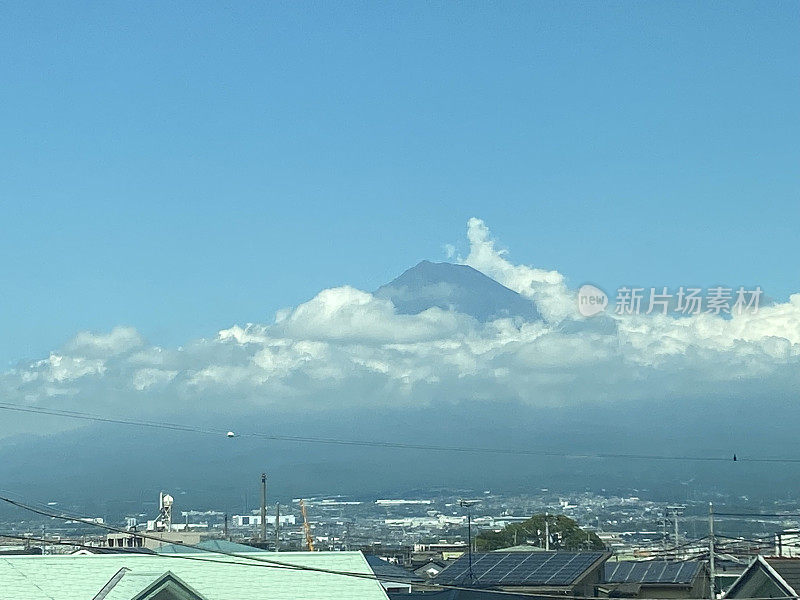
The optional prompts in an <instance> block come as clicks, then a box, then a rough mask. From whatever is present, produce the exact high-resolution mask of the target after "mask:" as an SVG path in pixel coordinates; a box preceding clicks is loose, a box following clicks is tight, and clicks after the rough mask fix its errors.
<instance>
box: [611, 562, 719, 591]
mask: <svg viewBox="0 0 800 600" xmlns="http://www.w3.org/2000/svg"><path fill="white" fill-rule="evenodd" d="M597 590H598V595H599V596H602V597H606V598H664V599H666V598H708V597H709V596H710V580H709V576H708V569H707V568H706V566H705V563H703V562H701V561H698V560H686V561H663V560H641V561H634V560H621V561H618V562H612V561H609V562H607V563H606V564H605V568H604V576H603V583H601V584H600V585H599V586H598V588H597Z"/></svg>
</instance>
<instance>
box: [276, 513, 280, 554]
mask: <svg viewBox="0 0 800 600" xmlns="http://www.w3.org/2000/svg"><path fill="white" fill-rule="evenodd" d="M280 551H281V503H280V502H276V503H275V552H280Z"/></svg>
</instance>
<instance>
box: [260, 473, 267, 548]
mask: <svg viewBox="0 0 800 600" xmlns="http://www.w3.org/2000/svg"><path fill="white" fill-rule="evenodd" d="M261 541H262V542H266V541H267V474H266V473H262V474H261Z"/></svg>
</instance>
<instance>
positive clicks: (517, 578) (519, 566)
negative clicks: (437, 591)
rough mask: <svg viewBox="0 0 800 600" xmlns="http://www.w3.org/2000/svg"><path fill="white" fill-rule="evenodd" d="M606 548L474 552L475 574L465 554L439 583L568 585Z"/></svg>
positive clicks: (443, 573) (601, 554)
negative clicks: (470, 570)
mask: <svg viewBox="0 0 800 600" xmlns="http://www.w3.org/2000/svg"><path fill="white" fill-rule="evenodd" d="M603 556H604V553H603V552H487V553H485V554H473V555H472V574H473V576H474V579H473V580H472V581H470V577H469V557H468V556H467V555H466V554H464V555H463V556H461V557H460V558H459V559H458V560H457V561H456V562H454V563H453V564H452V565H450V566H449V567H447V568H446V569H445V570H444V571H442V572H441V573H440V574H439V576H438V577H437V578H436V582H437V583H443V584H450V585H454V584H462V583H465V582H466V583H472V584H475V585H487V586H497V585H529V586H566V585H570V584H572V583H573V582H574V581H575V580H576V579H578V578H579V577H580V576H581V575H583V573H585V572H586V571H587V569H589V567H591V566H592V565H593V564H594V563H595V562H597V561H598V560H600V559H601V558H602V557H603Z"/></svg>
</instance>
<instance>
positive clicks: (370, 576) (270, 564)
mask: <svg viewBox="0 0 800 600" xmlns="http://www.w3.org/2000/svg"><path fill="white" fill-rule="evenodd" d="M0 501H3V502H6V503H8V504H10V505H12V506H15V507H17V508H20V509H22V510H26V511H29V512H32V513H34V514H38V515H40V516H45V517H50V518H53V519H59V520H66V521H78V522H80V523H83V524H85V525H89V526H92V527H98V528H100V529H104V530H106V531H111V532H115V533H125V534H130V533H131V532H130V531H127V530H125V529H122V528H120V527H114V526H113V525H107V524H105V523H97V522H95V521H92V520H90V519H88V518H87V517H82V516H77V515H70V514H67V513H57V512H53V511H50V510H46V509H42V508H37V507H35V506H32V505H30V504H28V503H25V502H21V501H19V500H13V499H11V498H6V497H4V496H0ZM134 535H136V536H138V537H141V538H144V539H151V540H155V541H159V542H164V541H165V540H163V539H162V538H160V537H158V536H154V535H149V534H147V533H142V532H136V533H134ZM0 537H2V536H0ZM13 537H14V538H19V537H21V536H13ZM23 539H37V538H33V537H26V538H23ZM38 540H39V541H42V542H43V543H51V542H50V541H48V540H47V539H46V538H38ZM170 543H171V544H174V545H176V546H181V547H184V548H189V549H193V550H200V551H202V552H207V553H210V554H221V555H224V556H228V557H231V558H236V559H243V560H248V561H254V562H252V563H241V562H232V561H220V560H214V559H210V558H206V559H201V558H200V557H186V556H185V555H177V554H175V555H169V554H155V556H160V557H170V558H188V559H193V560H206V561H210V562H218V563H222V564H239V565H243V566H256V567H258V566H260V567H263V568H279V569H287V570H294V571H310V572H315V573H324V574H327V575H339V576H343V577H354V578H358V579H367V580H373V581H381V580H385V581H397V580H398V579H399V578H398V577H394V576H384V577H380V576H378V575H377V574H376V573H374V572H372V573H357V572H353V571H338V570H335V569H324V568H322V567H309V566H307V565H296V564H293V563H286V562H282V561H278V560H272V559H268V558H265V557H262V556H251V555H246V554H243V553H235V552H228V551H224V550H210V549H208V548H203V547H202V546H196V545H192V544H186V543H183V542H179V541H178V542H170ZM64 545H71V546H79V544H72V543H70V544H67V543H66V542H65V543H64ZM87 548H88V546H87ZM130 554H131V555H133V554H136V555H138V556H153V555H143V554H141V553H134V552H130ZM408 583H411V582H408ZM418 585H419V586H420V587H431V588H434V589H441V590H460V591H481V592H485V593H489V594H495V595H501V596H502V595H515V596H530V597H533V598H553V599H558V598H561V599H566V600H592V599H591V598H589V597H582V596H564V595H560V594H559V595H555V594H532V593H524V592H508V591H502V590H488V589H485V588H476V587H466V586H458V585H450V584H440V583H432V582H424V583H421V584H418ZM798 600H800V599H798Z"/></svg>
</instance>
